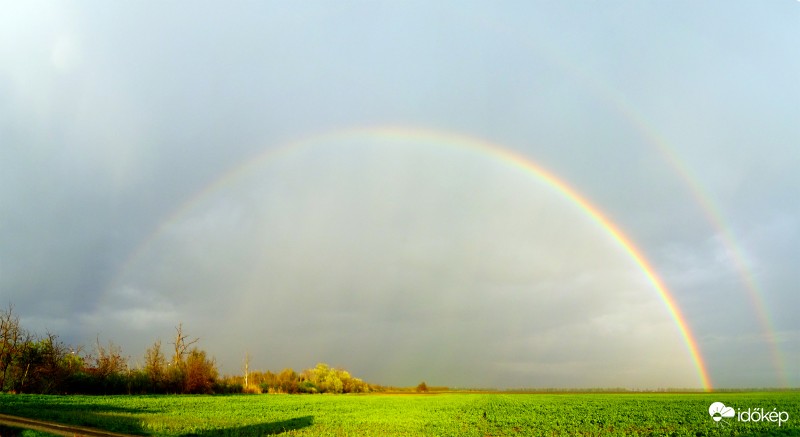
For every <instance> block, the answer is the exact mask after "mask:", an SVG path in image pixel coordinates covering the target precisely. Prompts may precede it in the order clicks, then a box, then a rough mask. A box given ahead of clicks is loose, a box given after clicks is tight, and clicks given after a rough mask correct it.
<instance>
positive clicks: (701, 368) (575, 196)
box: [108, 126, 712, 391]
mask: <svg viewBox="0 0 800 437" xmlns="http://www.w3.org/2000/svg"><path fill="white" fill-rule="evenodd" d="M348 138H366V139H369V138H375V139H384V140H385V139H393V140H407V141H426V142H431V143H435V144H441V145H445V146H449V147H456V148H468V149H472V150H475V151H477V152H480V153H483V154H485V155H487V156H490V157H492V158H493V159H496V160H499V161H502V162H504V163H506V164H508V165H510V166H512V167H515V168H518V169H520V170H522V171H524V172H525V173H528V174H530V175H532V176H534V177H536V178H537V179H539V180H541V181H543V182H544V183H545V184H546V185H547V186H549V187H551V188H552V189H554V190H555V191H556V192H558V193H560V194H561V195H563V196H564V197H565V198H566V199H568V200H569V201H570V202H572V203H573V204H574V205H576V206H577V207H578V208H579V209H580V210H581V211H583V212H584V213H585V214H586V215H587V216H588V217H589V218H591V220H592V221H593V222H595V223H596V224H597V225H599V226H600V227H601V228H602V229H603V230H604V231H605V232H606V233H607V234H608V235H609V236H610V237H611V238H612V239H613V241H614V242H615V243H616V244H618V245H619V246H620V247H621V248H622V249H623V251H624V252H625V253H626V254H628V256H630V258H631V259H632V260H633V261H634V263H635V265H636V266H637V267H638V268H639V269H640V270H641V272H642V273H643V274H644V275H645V277H646V278H647V281H648V282H650V284H651V285H652V286H653V287H655V289H656V291H657V292H658V295H659V298H660V299H661V301H662V302H663V303H664V304H665V305H666V307H667V310H668V312H669V315H670V317H671V318H672V320H673V321H674V322H675V324H676V325H677V327H678V330H679V332H680V335H681V337H682V339H683V341H684V343H685V344H686V347H687V349H688V352H689V355H690V357H691V359H692V362H693V365H694V367H695V368H696V371H697V375H698V380H699V382H700V384H701V386H702V388H703V389H704V390H705V391H711V390H712V384H711V379H710V377H709V375H708V371H707V369H706V365H705V362H704V361H703V358H702V356H701V354H700V350H699V348H698V345H697V341H696V340H695V338H694V336H693V335H692V332H691V330H690V328H689V325H688V323H687V321H686V319H685V317H684V316H683V314H682V313H681V311H680V309H679V307H678V305H677V303H676V301H675V299H674V298H673V296H672V295H671V293H670V292H669V290H668V289H667V287H666V286H665V285H664V282H663V281H662V280H661V279H660V278H659V276H658V275H657V274H656V272H655V270H654V269H653V267H652V266H651V265H650V263H649V262H648V261H647V259H646V258H645V256H644V255H643V254H642V252H641V250H639V249H638V248H637V247H636V246H635V245H634V243H633V242H632V241H631V240H630V239H629V238H628V237H627V236H626V235H625V234H624V233H623V232H622V230H620V229H619V228H618V227H617V226H616V225H615V224H614V223H613V222H612V221H611V220H610V219H609V218H608V217H606V215H605V214H604V213H603V212H602V211H601V210H600V209H598V208H597V207H595V206H594V205H592V204H591V203H590V202H589V201H588V200H586V199H585V198H584V197H583V196H581V195H580V194H579V193H578V192H577V191H576V190H575V189H574V188H572V187H571V186H570V185H569V184H567V183H566V182H565V181H563V180H561V179H559V178H558V177H556V176H555V175H554V174H552V173H550V172H549V171H547V170H546V169H544V168H542V167H540V166H538V165H537V164H536V163H534V162H533V161H531V160H530V159H529V158H527V157H525V156H523V155H521V154H519V153H516V152H514V151H512V150H510V149H508V148H506V147H503V146H501V145H498V144H495V143H492V142H489V141H486V140H483V139H479V138H475V137H470V136H465V135H461V134H457V133H452V132H444V131H438V130H430V129H422V128H416V127H406V126H375V127H356V128H351V129H341V130H334V131H331V132H326V133H321V134H317V135H311V136H308V137H305V138H303V139H300V140H298V141H294V142H290V143H288V144H285V145H283V146H280V147H277V148H271V149H269V150H267V151H265V152H262V153H261V154H258V155H256V156H255V157H253V158H251V159H250V160H248V161H246V162H245V163H243V164H240V165H238V166H234V167H233V168H232V169H230V170H228V171H227V172H225V173H224V174H223V175H222V176H220V177H219V178H217V179H216V180H215V181H214V182H212V183H211V184H209V185H208V186H206V187H205V188H203V189H202V190H200V191H198V192H197V193H195V194H194V195H193V196H191V197H190V198H189V199H188V200H186V201H185V202H184V203H182V204H181V205H180V206H178V207H177V208H176V209H174V210H173V211H172V212H171V213H170V214H169V215H168V216H167V217H166V218H165V219H164V220H162V221H161V222H160V224H159V225H158V226H156V228H155V229H154V231H153V232H151V233H150V234H149V235H148V236H147V237H146V238H145V239H144V240H143V241H142V243H141V244H139V245H138V246H137V248H136V249H135V250H134V251H133V252H132V253H131V255H130V256H129V257H128V258H127V260H126V261H125V263H124V264H123V266H122V268H121V269H120V271H119V272H118V274H117V275H115V277H114V278H113V280H112V282H111V284H110V285H109V287H108V288H109V289H113V288H114V287H115V286H117V285H118V282H119V281H120V280H122V278H124V277H125V276H126V274H127V273H128V272H129V271H130V269H131V268H132V267H133V266H134V265H135V264H136V263H137V261H138V260H139V259H140V258H141V257H142V256H143V255H144V253H145V252H146V251H147V249H148V248H149V247H150V246H151V245H152V244H153V243H154V242H155V240H157V238H158V237H159V236H160V235H161V234H162V233H163V232H164V231H165V229H166V228H168V227H169V226H170V225H171V224H173V223H175V222H176V221H177V220H179V219H180V218H181V217H182V216H184V215H185V214H186V213H187V212H188V211H189V210H191V209H192V208H193V207H195V206H196V205H197V204H198V203H199V202H200V201H202V200H203V199H204V198H206V197H207V196H209V195H211V194H213V193H214V192H217V191H219V190H221V189H222V188H223V187H225V186H228V185H229V184H231V183H232V182H234V181H235V180H237V179H238V178H240V177H242V176H243V175H245V174H247V173H248V172H249V171H250V170H252V169H254V168H255V167H257V166H259V165H261V164H263V163H264V162H266V161H269V160H273V159H277V158H279V157H281V156H284V155H286V154H289V153H291V151H293V150H296V149H298V148H303V147H308V146H311V145H314V144H319V143H323V142H326V141H334V140H344V139H348Z"/></svg>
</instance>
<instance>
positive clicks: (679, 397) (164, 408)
mask: <svg viewBox="0 0 800 437" xmlns="http://www.w3.org/2000/svg"><path fill="white" fill-rule="evenodd" d="M717 401H719V402H723V403H724V404H725V405H726V406H730V407H733V408H734V409H735V410H738V411H739V412H741V411H747V410H748V409H751V410H752V409H763V411H764V412H765V413H770V412H772V411H773V409H774V411H776V412H783V411H785V412H787V414H788V417H789V419H788V420H787V421H785V422H783V423H781V424H780V426H779V425H778V423H777V422H774V421H769V420H761V421H758V422H754V421H752V420H751V421H750V422H744V421H742V420H739V418H738V417H736V416H735V417H732V418H728V419H724V420H722V421H721V422H720V423H717V422H714V421H713V420H712V419H711V417H710V416H709V413H708V408H709V405H711V403H712V402H717ZM0 412H2V413H5V414H13V415H18V416H24V417H29V418H39V419H46V420H53V421H58V422H62V423H69V424H75V425H84V426H92V427H97V428H102V429H106V430H111V431H116V432H122V433H130V434H142V435H165V436H179V435H200V436H227V435H231V436H233V435H249V436H257V435H271V434H284V435H303V436H312V435H313V436H385V435H400V436H417V435H431V436H439V435H443V436H446V435H452V436H480V437H483V436H511V435H546V436H549V435H570V436H572V435H667V436H716V435H719V436H723V435H800V393H797V392H760V393H718V394H465V393H447V394H428V395H338V396H333V395H332V396H328V395H239V396H106V397H103V396H42V395H0ZM737 414H738V413H737ZM745 417H746V416H745ZM773 417H774V416H773Z"/></svg>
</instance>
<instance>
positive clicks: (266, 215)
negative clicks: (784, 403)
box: [0, 0, 800, 388]
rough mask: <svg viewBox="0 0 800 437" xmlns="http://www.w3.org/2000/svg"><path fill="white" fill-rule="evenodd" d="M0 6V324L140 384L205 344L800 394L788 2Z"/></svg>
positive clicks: (475, 379)
mask: <svg viewBox="0 0 800 437" xmlns="http://www.w3.org/2000/svg"><path fill="white" fill-rule="evenodd" d="M0 11H2V12H1V13H0V304H2V305H7V304H11V305H13V306H14V310H15V312H16V313H17V314H18V315H19V316H20V318H21V321H22V324H23V326H24V327H25V328H27V329H29V330H31V331H33V332H37V333H40V334H43V333H45V332H47V331H50V332H55V333H57V334H59V336H60V337H61V338H62V339H63V340H64V341H65V342H67V343H69V344H82V345H85V347H86V349H87V350H89V351H90V350H91V349H92V345H93V344H94V343H95V341H96V340H97V339H98V338H99V339H100V340H101V341H102V342H106V341H112V342H114V343H115V344H117V345H120V346H121V347H122V349H123V352H124V353H125V354H126V355H127V356H129V357H130V358H129V363H130V364H131V365H132V366H135V365H137V363H141V362H142V361H143V356H144V351H145V349H146V348H147V347H148V346H149V345H151V344H152V343H153V342H154V341H155V340H158V339H160V340H161V341H162V343H163V344H164V345H166V346H167V347H168V343H169V341H170V340H171V336H172V335H173V334H174V332H175V331H174V329H175V326H176V325H178V324H179V323H182V324H183V327H184V331H185V332H187V333H189V334H190V335H192V336H194V337H199V338H200V341H199V343H198V345H199V346H200V347H201V348H203V349H205V350H206V351H208V352H209V354H210V355H213V356H214V357H215V359H216V361H217V363H218V365H219V367H220V369H221V371H222V372H223V373H227V374H237V373H239V372H241V371H242V368H243V361H244V357H245V354H249V355H250V357H251V361H250V368H251V369H253V368H258V369H264V370H266V369H272V370H280V369H282V368H285V367H293V368H295V369H296V370H300V369H304V368H308V367H312V366H314V365H315V364H316V363H317V362H325V363H328V364H330V365H332V366H335V367H340V368H345V369H348V370H349V371H350V372H351V373H352V374H354V375H355V376H358V377H361V378H363V379H365V380H367V381H369V382H375V383H380V384H387V385H416V384H417V383H418V382H419V381H422V380H425V381H426V382H427V383H428V384H429V385H448V386H453V387H500V388H513V387H564V388H571V387H629V388H663V387H701V386H702V378H701V376H700V373H701V369H700V367H704V368H705V370H706V371H707V372H708V375H709V379H710V383H711V384H712V385H713V386H714V387H786V386H792V387H797V386H798V385H800V364H799V363H800V319H799V318H797V317H796V312H797V308H800V293H798V292H797V281H796V272H797V268H796V267H797V265H798V263H799V262H800V248H799V247H800V246H798V244H797V242H798V241H800V240H799V239H800V235H799V232H800V229H799V227H800V223H799V220H800V202H798V201H797V199H798V198H800V176H798V173H797V171H796V169H797V168H800V148H798V146H797V144H798V142H799V141H800V123H798V119H799V118H800V104H798V102H800V85H799V83H800V81H798V78H800V57H798V56H795V55H794V54H795V53H796V51H797V47H798V46H800V3H798V2H797V1H791V0H782V1H772V2H745V1H733V2H731V1H724V2H722V1H711V2H702V3H697V2H684V1H680V2H661V1H612V2H593V1H574V2H551V1H535V2H501V3H497V2H434V3H431V2H416V1H410V2H361V1H342V2H336V3H335V4H334V3H331V2H314V1H309V2H225V3H222V2H167V3H164V2H115V3H112V4H109V3H106V2H88V1H87V2H36V1H32V2H14V1H3V2H0ZM512 157H513V158H512ZM534 169H538V170H534ZM544 174H547V175H550V176H551V178H552V179H550V180H548V179H547V178H546V177H544V176H543V175H544ZM566 187H569V188H566ZM570 190H571V191H570ZM570 193H572V194H570ZM575 196H578V197H579V198H580V199H582V201H584V202H585V204H584V206H582V205H581V203H580V202H579V201H578V200H577V198H576V197H575ZM585 205H591V206H592V207H593V208H594V209H595V210H596V211H597V212H599V213H600V214H601V215H602V217H603V218H604V219H606V220H607V221H608V223H611V224H612V226H613V227H614V229H616V230H617V231H619V233H620V234H622V235H624V237H625V238H626V239H627V241H629V242H630V247H629V248H626V247H625V245H624V244H622V243H621V241H620V240H619V239H618V238H615V237H614V235H613V233H612V232H611V231H610V229H609V228H608V226H604V225H603V223H601V222H600V221H598V217H597V216H596V215H592V214H591V213H590V212H589V211H587V208H586V207H585ZM634 255H639V256H641V257H642V259H643V260H646V263H648V264H647V265H649V266H650V267H651V268H652V269H651V270H652V274H653V275H654V277H656V278H658V280H660V281H661V282H662V283H663V286H664V290H665V293H666V294H665V295H664V296H662V295H661V294H660V293H659V290H658V288H657V287H656V285H655V284H654V283H653V281H652V280H651V279H650V278H649V277H648V272H647V271H645V270H646V269H643V266H642V264H641V263H639V262H637V260H636V259H635V256H634ZM665 296H666V300H665ZM670 300H671V301H672V302H674V304H675V305H674V308H673V309H674V310H675V311H676V312H675V313H673V312H672V311H671V308H670V307H669V305H668V301H670ZM676 314H677V317H676ZM682 324H683V325H685V328H686V329H687V330H688V331H687V332H688V333H689V335H690V338H691V339H692V341H694V342H695V343H696V345H697V349H698V352H699V356H700V362H699V363H698V362H696V361H695V360H693V358H692V356H691V351H690V344H689V343H690V342H687V339H686V338H685V337H684V336H683V335H682V332H681V325H682Z"/></svg>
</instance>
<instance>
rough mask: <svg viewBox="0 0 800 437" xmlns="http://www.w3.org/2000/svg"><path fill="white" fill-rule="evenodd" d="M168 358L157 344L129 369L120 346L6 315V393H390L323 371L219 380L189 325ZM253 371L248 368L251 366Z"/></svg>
mask: <svg viewBox="0 0 800 437" xmlns="http://www.w3.org/2000/svg"><path fill="white" fill-rule="evenodd" d="M175 331H176V334H175V338H174V340H173V342H172V343H170V345H171V346H172V347H171V348H170V352H171V357H169V358H167V356H166V355H165V354H164V352H163V351H162V348H161V342H160V341H156V342H155V343H153V345H152V346H150V347H149V348H148V349H147V351H146V352H145V355H144V366H140V367H135V368H132V367H129V366H128V359H127V357H125V356H123V354H122V350H121V348H120V347H118V346H115V345H114V344H113V343H111V342H109V343H108V344H107V345H103V344H101V343H100V341H99V339H98V341H97V342H96V344H95V346H94V350H93V351H92V352H87V351H86V350H85V349H84V348H83V347H80V346H77V347H76V346H69V345H66V344H64V343H63V342H62V341H60V340H59V338H58V336H57V335H56V334H52V333H47V334H46V335H44V336H41V335H35V334H33V333H31V332H29V331H27V330H25V329H24V328H23V327H22V326H20V323H19V316H17V315H16V314H14V311H13V307H12V306H11V305H9V306H8V308H6V309H5V310H2V311H0V391H6V392H13V393H45V394H46V393H58V394H150V393H152V394H166V393H175V394H177V393H209V394H211V393H226V394H227V393H364V392H370V391H383V390H385V389H384V388H383V387H381V386H379V385H374V384H367V383H366V382H364V381H362V380H360V379H358V378H354V377H352V376H351V375H350V374H349V373H348V372H347V371H345V370H341V369H334V368H331V367H329V366H328V365H326V364H322V363H320V364H317V366H316V367H314V368H313V369H306V370H304V371H302V372H300V373H297V372H295V371H294V370H292V369H284V370H282V371H281V372H278V373H273V372H269V371H267V372H249V371H246V372H245V374H244V375H242V376H226V377H220V376H219V371H218V370H217V366H216V362H215V361H214V359H213V358H210V357H209V356H208V354H207V353H206V352H205V351H204V350H202V349H199V348H198V347H197V346H196V344H197V342H198V339H196V338H194V339H193V338H190V337H189V336H188V335H187V334H185V333H184V331H183V326H182V325H180V324H179V325H178V326H177V327H176V328H175ZM248 364H249V363H248Z"/></svg>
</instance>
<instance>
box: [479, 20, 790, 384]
mask: <svg viewBox="0 0 800 437" xmlns="http://www.w3.org/2000/svg"><path fill="white" fill-rule="evenodd" d="M473 18H474V20H475V22H476V24H478V25H480V26H481V27H484V28H486V29H488V30H490V31H492V32H495V33H498V34H503V35H506V36H507V37H509V38H511V39H512V40H515V41H517V42H519V43H520V44H521V45H523V46H524V47H526V48H528V49H530V50H532V51H533V52H535V53H536V55H538V56H539V58H540V59H542V60H544V61H546V62H548V63H549V64H551V65H552V66H554V67H556V68H559V69H560V70H561V71H563V72H564V73H566V74H568V75H569V76H571V77H572V78H573V79H575V80H576V81H577V82H578V83H580V84H581V85H583V86H584V88H586V90H588V91H589V92H590V93H592V94H594V95H595V96H596V97H597V98H598V99H599V100H601V101H602V102H604V103H606V105H607V106H608V107H609V108H610V109H612V110H614V111H616V112H617V113H619V114H620V115H621V116H622V119H624V120H626V121H627V122H628V123H629V124H630V125H631V126H632V127H633V128H634V129H636V130H637V131H638V132H639V134H640V135H641V136H642V138H643V139H644V140H645V141H646V142H647V143H649V145H651V146H653V148H654V149H655V151H656V152H657V153H658V154H659V155H660V156H661V158H662V159H663V160H664V162H665V163H666V164H667V165H669V167H670V168H671V169H672V170H673V172H674V173H675V174H676V175H677V176H678V179H679V180H680V181H681V182H682V183H683V185H684V187H685V188H686V191H687V193H688V194H689V196H690V197H691V198H692V199H693V200H694V203H695V204H696V205H698V206H699V208H700V211H701V212H702V214H703V215H704V216H705V218H706V221H707V222H708V223H709V224H710V226H711V228H712V229H713V230H714V231H715V232H716V233H717V235H718V236H719V237H720V242H721V243H722V245H723V246H724V248H725V250H726V252H727V254H728V255H729V256H730V258H731V261H732V264H733V267H734V269H735V270H736V272H737V274H738V276H739V279H740V282H741V284H742V285H743V287H744V290H745V292H746V294H747V298H748V300H749V301H750V306H751V308H753V309H754V312H755V317H756V319H757V322H758V324H759V325H760V327H761V331H762V334H763V335H764V338H765V339H766V340H767V343H768V344H767V347H768V348H769V353H770V355H771V358H772V363H773V366H774V368H775V371H776V372H777V374H778V378H779V379H780V382H781V384H782V386H784V387H789V377H788V373H787V371H786V366H785V360H784V358H783V356H782V354H781V351H780V349H779V347H778V339H777V336H776V334H775V333H776V329H775V324H774V323H773V321H772V317H771V316H770V314H769V311H768V310H767V305H766V304H765V302H764V294H765V292H764V290H763V289H762V287H761V286H760V285H759V283H758V280H757V279H756V277H755V275H754V274H753V271H752V268H751V267H750V263H748V261H747V255H746V253H745V251H744V250H743V249H742V245H741V244H740V243H739V242H738V241H737V239H736V237H735V235H734V233H733V232H732V231H731V229H730V226H728V225H727V221H726V220H725V219H724V216H723V214H722V212H721V211H720V208H719V207H718V206H717V204H716V203H715V202H714V200H713V198H712V196H711V195H710V194H709V192H708V190H707V189H705V188H704V187H703V186H702V184H700V183H699V182H698V180H699V178H698V177H697V175H696V172H694V171H692V170H691V169H690V168H689V166H688V165H687V164H686V163H685V162H684V160H682V159H680V157H679V156H678V155H677V154H676V153H675V151H674V150H673V148H672V147H671V146H670V144H669V142H668V141H667V140H666V138H664V136H663V135H662V134H660V133H659V132H658V130H657V129H656V128H655V127H654V126H653V125H652V123H650V122H649V121H648V120H647V119H646V118H645V117H644V116H643V115H642V114H641V113H640V112H639V111H637V110H636V108H635V107H634V106H633V105H632V104H631V103H630V101H629V100H628V99H627V98H626V97H625V96H624V95H623V94H622V93H621V92H620V91H619V90H616V89H615V88H613V87H612V86H610V85H609V84H607V83H605V82H603V81H601V80H599V79H597V78H596V77H595V76H594V75H592V74H590V73H589V72H587V71H586V70H585V69H584V68H583V66H581V65H580V64H578V63H576V62H574V61H572V60H571V59H569V58H567V57H566V56H564V55H563V53H562V52H561V51H559V50H557V49H555V48H552V47H549V46H547V45H544V44H542V43H541V42H540V41H535V40H532V39H531V38H530V37H529V36H528V35H526V34H524V33H522V32H519V31H517V30H515V29H512V28H509V27H508V26H505V25H503V24H502V23H496V22H492V21H487V18H486V17H473Z"/></svg>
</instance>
